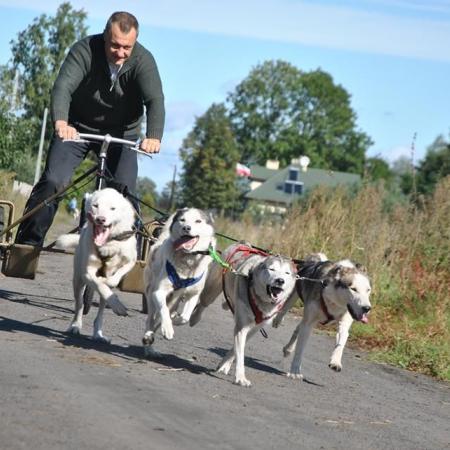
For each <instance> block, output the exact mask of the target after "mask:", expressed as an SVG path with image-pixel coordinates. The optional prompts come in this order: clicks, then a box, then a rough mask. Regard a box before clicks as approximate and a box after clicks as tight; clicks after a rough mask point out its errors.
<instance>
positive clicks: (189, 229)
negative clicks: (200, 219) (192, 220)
mask: <svg viewBox="0 0 450 450" xmlns="http://www.w3.org/2000/svg"><path fill="white" fill-rule="evenodd" d="M183 231H186V232H189V231H191V226H190V225H183Z"/></svg>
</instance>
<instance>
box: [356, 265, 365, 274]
mask: <svg viewBox="0 0 450 450" xmlns="http://www.w3.org/2000/svg"><path fill="white" fill-rule="evenodd" d="M355 267H356V269H357V270H358V272H361V273H363V274H364V275H367V273H368V272H367V267H366V266H363V265H362V264H359V263H355Z"/></svg>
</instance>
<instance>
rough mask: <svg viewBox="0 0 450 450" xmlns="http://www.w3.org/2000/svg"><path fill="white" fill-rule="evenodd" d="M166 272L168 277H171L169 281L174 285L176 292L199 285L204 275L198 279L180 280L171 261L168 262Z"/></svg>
mask: <svg viewBox="0 0 450 450" xmlns="http://www.w3.org/2000/svg"><path fill="white" fill-rule="evenodd" d="M166 271H167V276H168V277H169V280H170V282H171V283H172V285H173V287H174V289H175V290H177V289H182V288H187V287H189V286H192V285H193V284H195V283H198V282H199V281H200V280H201V279H202V278H203V275H204V272H203V273H202V274H201V275H200V276H199V277H196V278H185V279H183V278H180V276H179V275H178V273H177V271H176V269H175V267H173V265H172V264H170V262H169V260H167V261H166Z"/></svg>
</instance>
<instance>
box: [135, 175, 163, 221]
mask: <svg viewBox="0 0 450 450" xmlns="http://www.w3.org/2000/svg"><path fill="white" fill-rule="evenodd" d="M136 193H137V196H138V197H139V198H140V199H141V200H142V201H143V202H145V203H147V205H150V206H153V207H154V208H156V205H157V203H158V193H157V192H156V184H155V182H154V181H153V180H151V179H150V178H148V177H138V179H137V184H136ZM141 213H142V215H146V216H147V215H154V211H153V210H152V209H151V208H149V207H147V206H145V205H142V204H141Z"/></svg>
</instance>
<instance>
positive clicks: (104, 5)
mask: <svg viewBox="0 0 450 450" xmlns="http://www.w3.org/2000/svg"><path fill="white" fill-rule="evenodd" d="M60 3H61V2H60V1H48V0H41V1H40V2H36V1H31V0H16V1H15V2H14V3H11V2H7V1H3V0H0V14H1V17H2V18H3V20H2V27H1V28H0V64H5V63H6V62H7V60H8V58H9V57H10V46H9V41H10V40H11V39H14V38H15V37H16V35H17V33H18V32H19V31H21V30H23V29H25V28H26V27H27V26H28V25H29V24H30V23H31V22H32V20H33V18H34V17H36V16H38V15H40V14H42V13H46V14H50V15H53V14H54V13H55V12H56V9H57V7H58V5H59V4H60ZM71 3H72V5H73V7H74V8H76V9H80V8H83V9H84V10H85V11H86V12H87V13H88V21H87V25H88V27H89V32H90V33H97V32H100V31H101V30H102V29H103V27H104V23H105V21H106V19H107V18H108V17H109V15H110V14H111V13H112V12H114V11H116V10H123V9H124V8H126V10H128V11H130V12H132V13H133V14H135V15H136V17H137V18H138V20H139V22H140V25H141V31H140V36H139V41H140V42H141V43H142V44H143V45H144V46H146V47H147V48H148V49H149V50H150V51H152V53H153V54H154V56H155V58H156V60H157V63H158V66H159V70H160V73H161V77H162V81H163V87H164V93H165V97H166V112H167V118H166V128H165V135H164V139H163V143H162V151H161V154H160V155H158V156H155V157H154V158H153V159H152V160H150V159H148V158H144V159H141V161H140V164H139V174H140V175H141V176H148V177H149V178H151V179H153V180H154V181H155V182H156V183H157V185H158V188H159V189H161V188H162V187H163V186H164V185H165V184H166V183H167V182H168V181H169V180H171V178H172V175H173V170H174V166H175V165H176V166H177V170H178V171H180V170H181V164H180V161H179V159H178V148H179V146H180V143H181V141H182V139H183V138H184V137H185V136H186V134H187V133H188V132H189V131H190V130H191V128H192V125H193V123H194V120H195V117H198V116H200V115H201V114H203V113H204V112H205V111H206V109H207V108H208V107H209V106H210V105H211V104H212V103H213V102H222V101H225V99H226V96H227V93H228V92H230V91H231V90H232V89H233V88H234V86H236V84H237V83H239V82H240V81H241V80H243V79H244V78H245V77H246V76H247V75H248V74H249V72H250V70H251V69H252V68H253V67H255V66H256V65H257V64H260V63H262V62H263V61H266V60H270V59H282V60H285V61H288V62H290V63H291V64H294V65H295V66H296V67H298V68H299V69H302V70H305V71H308V70H313V69H316V68H318V67H320V68H321V69H322V70H325V71H326V72H328V73H330V74H331V75H332V77H333V79H334V81H335V83H337V84H340V85H342V86H343V87H344V88H345V89H346V90H347V91H348V92H349V93H350V94H351V97H352V107H353V109H354V110H355V111H356V114H357V117H358V120H357V124H358V127H359V128H360V129H361V130H363V131H364V132H366V133H367V134H368V135H369V136H370V137H371V138H372V140H373V141H374V145H373V146H372V147H371V148H370V149H369V152H368V155H369V156H375V155H376V156H381V157H383V158H385V159H386V160H388V161H390V162H392V161H394V160H395V159H397V158H398V157H399V156H402V155H404V156H408V157H409V156H410V154H411V145H412V140H413V136H414V134H415V133H417V138H416V141H415V145H414V147H415V161H416V162H417V161H418V160H420V159H421V158H423V156H424V155H425V152H426V149H427V147H428V146H429V145H430V144H431V143H432V142H433V140H434V139H435V138H436V137H437V136H438V135H440V134H442V135H444V136H445V137H447V138H448V136H449V132H450V89H449V83H450V0H428V1H427V0H354V1H352V0H340V1H338V0H315V1H310V2H306V1H301V0H228V1H226V2H224V1H215V0H154V1H136V0H129V1H128V2H126V3H123V2H121V1H116V0H110V1H108V2H106V1H96V2H92V1H90V2H89V1H83V0H80V1H78V0H73V1H71Z"/></svg>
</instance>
